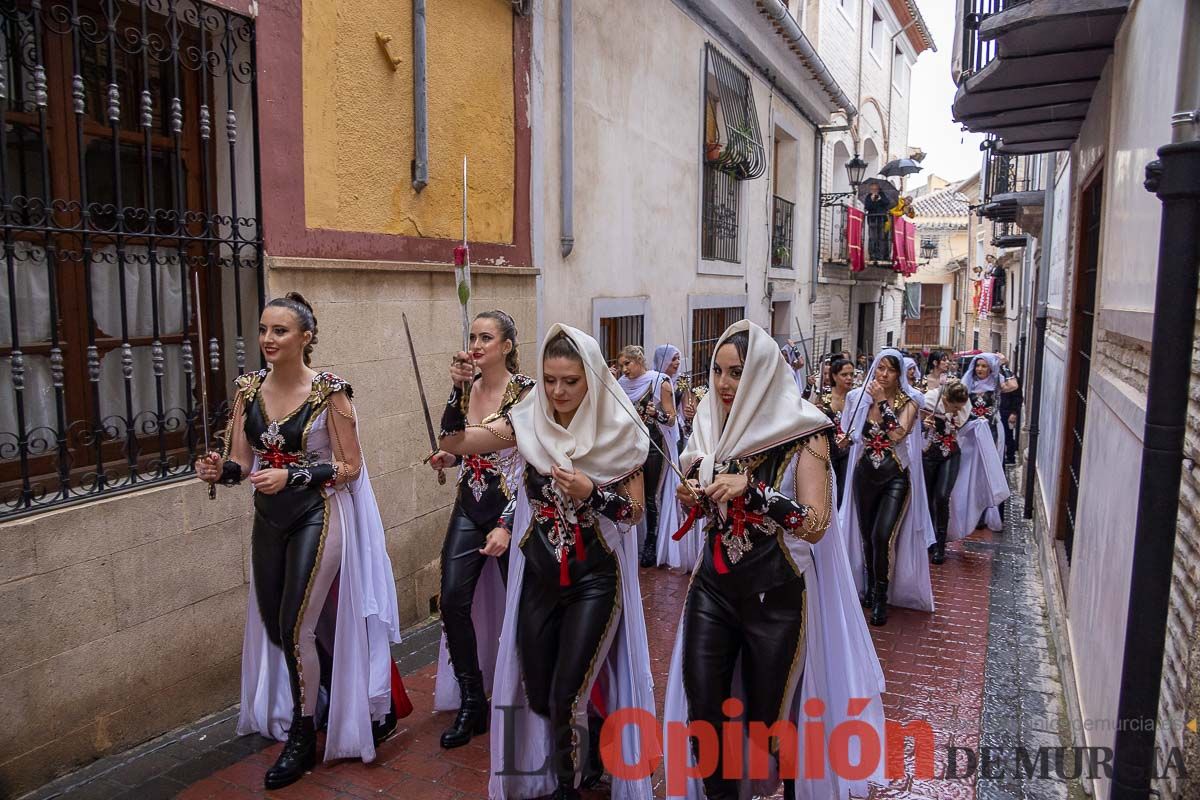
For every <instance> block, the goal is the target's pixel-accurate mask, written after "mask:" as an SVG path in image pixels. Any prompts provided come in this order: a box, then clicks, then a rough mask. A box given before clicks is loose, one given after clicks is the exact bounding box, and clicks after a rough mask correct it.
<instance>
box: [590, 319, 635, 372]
mask: <svg viewBox="0 0 1200 800" xmlns="http://www.w3.org/2000/svg"><path fill="white" fill-rule="evenodd" d="M645 327H646V318H645V317H644V316H642V315H641V314H631V315H630V316H627V317H601V318H600V350H601V352H603V353H604V359H605V360H606V361H607V362H608V363H609V364H615V363H616V361H617V357H618V356H619V355H620V354H621V348H624V347H628V346H630V345H637V346H638V347H642V346H643V345H644V344H645V339H644V334H645Z"/></svg>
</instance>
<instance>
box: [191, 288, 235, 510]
mask: <svg viewBox="0 0 1200 800" xmlns="http://www.w3.org/2000/svg"><path fill="white" fill-rule="evenodd" d="M192 288H193V291H192V297H193V299H194V301H195V305H196V340H197V344H198V345H199V347H198V348H197V349H198V351H199V352H198V353H197V354H196V355H197V360H196V367H197V369H196V374H197V376H198V377H199V378H200V424H201V427H202V428H203V430H204V457H205V458H207V457H208V454H209V453H210V452H211V451H212V445H211V444H210V443H209V438H208V355H207V354H206V353H205V345H204V308H203V306H202V305H201V304H200V271H199V270H196V272H195V273H194V274H193V275H192ZM230 413H233V412H232V409H230ZM208 499H209V500H216V499H217V485H216V484H215V483H210V484H209V485H208Z"/></svg>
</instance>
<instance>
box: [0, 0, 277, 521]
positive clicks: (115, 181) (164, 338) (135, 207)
mask: <svg viewBox="0 0 1200 800" xmlns="http://www.w3.org/2000/svg"><path fill="white" fill-rule="evenodd" d="M254 34H255V31H254V23H253V21H251V20H250V19H248V18H246V17H244V16H242V15H239V14H237V13H234V12H231V11H228V10H225V9H222V8H218V7H215V6H210V5H206V4H205V3H203V2H197V0H56V1H55V2H49V3H44V2H40V0H16V2H12V0H10V2H6V3H4V4H0V108H2V109H3V113H4V124H3V125H2V126H0V150H2V151H3V158H0V234H2V235H3V254H4V258H3V264H2V270H3V275H2V276H0V295H3V297H0V519H9V518H13V517H16V516H20V515H23V514H28V513H32V512H35V511H39V510H41V509H45V508H50V507H55V506H58V505H63V504H66V503H72V502H77V501H81V500H87V499H92V498H97V497H102V496H108V495H112V494H114V493H118V492H123V491H129V490H133V489H138V488H142V487H144V486H147V485H150V484H153V483H156V482H163V481H168V480H174V479H178V478H183V477H185V476H188V475H190V474H191V473H192V471H193V469H192V464H193V462H194V459H195V457H196V456H197V455H198V453H199V452H200V450H201V449H202V447H203V437H202V435H201V424H200V423H201V420H200V419H199V415H200V410H199V409H200V403H199V375H198V372H197V371H198V370H200V369H207V370H208V373H207V379H208V386H209V395H210V419H209V421H208V422H209V428H210V430H213V431H216V430H219V425H220V423H221V421H222V419H223V418H224V417H225V415H226V414H227V413H228V412H227V403H226V394H227V393H226V387H227V386H228V384H229V381H230V380H231V379H232V377H233V373H234V372H235V371H236V372H241V371H243V370H245V369H246V366H247V365H246V330H247V328H249V329H250V330H251V331H253V330H255V327H256V320H257V314H258V310H259V309H260V308H261V307H262V303H263V299H264V297H263V295H264V290H265V286H264V276H263V272H262V255H263V254H262V232H261V229H260V225H259V218H260V214H259V198H258V186H257V176H258V141H257V135H256V127H257V125H256V114H257V109H256V102H255V71H256V70H255V61H254V58H255V54H254V45H255V42H254ZM197 273H198V274H199V276H200V282H201V289H200V291H201V293H202V295H203V296H202V297H201V306H200V307H201V308H202V309H203V311H204V314H205V319H204V329H205V333H206V334H207V335H208V336H207V341H205V342H200V341H197V333H196V331H197V328H196V319H195V317H196V314H195V310H196V307H197V304H196V302H195V298H194V297H192V296H191V294H192V293H191V287H192V285H193V283H192V276H193V275H194V274H197ZM260 363H261V362H260ZM214 444H215V443H214Z"/></svg>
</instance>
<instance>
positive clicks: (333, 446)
mask: <svg viewBox="0 0 1200 800" xmlns="http://www.w3.org/2000/svg"><path fill="white" fill-rule="evenodd" d="M258 339H259V347H260V348H261V350H262V353H263V356H264V357H265V359H266V361H267V363H268V364H270V365H271V368H270V369H269V370H267V369H262V370H259V371H258V372H251V373H246V374H244V375H242V376H240V377H238V379H237V380H236V382H235V387H236V393H235V395H234V400H233V411H232V413H231V415H230V419H229V426H228V428H227V429H226V433H225V450H224V453H223V454H217V453H209V454H207V455H206V456H205V457H204V458H202V459H200V460H198V461H197V462H196V473H197V476H198V477H199V478H200V479H201V480H204V481H207V482H209V483H218V482H219V483H222V484H226V485H232V484H236V483H239V482H241V481H242V480H243V478H245V477H246V476H249V482H250V484H251V485H252V486H253V487H254V528H253V533H252V536H251V567H252V572H253V581H252V583H251V593H250V604H249V605H250V608H249V609H248V611H247V619H246V636H245V645H244V647H243V652H242V705H241V711H240V717H239V720H238V732H239V733H243V734H245V733H251V732H256V731H257V732H259V733H261V734H262V735H264V736H272V737H275V738H284V734H285V732H286V738H287V744H286V745H285V746H284V748H283V750H282V752H281V753H280V755H279V758H278V759H277V760H276V762H275V764H274V766H272V767H271V768H270V769H269V770H267V773H266V776H265V780H264V783H265V785H266V788H268V789H277V788H280V787H282V786H286V785H288V784H290V783H292V782H294V781H296V780H297V779H299V778H300V776H301V775H303V774H304V771H305V770H307V769H311V768H312V767H313V765H314V764H315V763H316V757H317V739H316V728H317V725H316V720H317V718H318V717H325V718H326V720H327V723H328V725H327V731H326V744H325V753H324V758H325V760H327V761H328V760H332V759H335V758H347V757H357V758H361V759H362V760H364V761H371V760H372V759H374V757H375V745H377V744H378V743H379V742H380V741H382V740H383V739H384V738H386V737H387V736H388V735H390V733H391V732H392V731H393V730H394V729H395V727H396V716H397V711H398V710H399V711H400V714H401V716H402V715H404V714H406V713H407V712H408V711H411V709H412V707H411V705H410V704H408V703H407V698H406V697H404V696H403V687H402V684H400V683H399V680H398V679H399V675H398V673H396V672H395V664H394V663H393V662H392V660H391V655H390V652H389V647H390V644H391V643H393V642H398V641H399V640H400V638H399V614H398V612H397V607H396V593H395V583H394V581H393V579H392V573H391V566H390V563H389V562H388V560H387V551H386V548H385V546H384V539H383V525H382V522H381V520H380V517H379V509H378V506H377V505H376V503H375V498H374V494H373V493H372V491H371V486H370V482H369V481H368V480H367V476H366V467H365V465H364V463H363V459H362V452H361V450H360V447H359V438H358V430H357V418H356V415H355V413H354V407H353V406H352V404H351V396H352V390H351V388H350V385H349V384H347V383H346V382H345V381H343V380H342V379H341V378H339V377H337V376H336V375H334V374H332V373H329V372H315V371H313V370H312V369H310V368H309V356H310V354H311V353H312V348H313V345H314V344H315V343H316V340H317V322H316V318H315V316H314V315H313V311H312V307H311V306H310V305H309V304H308V302H307V301H305V299H304V298H303V297H302V296H301V295H299V294H298V293H295V292H292V293H289V294H288V295H287V296H286V297H283V298H278V299H275V300H272V301H271V302H270V303H269V304H267V307H266V308H265V309H264V310H263V313H262V318H261V321H260V322H259V328H258ZM352 584H353V585H352ZM335 639H336V640H337V644H338V646H337V647H336V648H335V647H334V641H335ZM280 662H282V663H280ZM283 675H286V679H287V682H288V685H289V688H290V692H288V695H287V697H288V702H287V703H286V705H281V704H280V701H281V693H280V692H278V691H277V690H276V689H275V683H274V681H275V679H276V677H277V676H279V677H282V676H283ZM397 689H399V691H396V690H397ZM324 712H327V713H324Z"/></svg>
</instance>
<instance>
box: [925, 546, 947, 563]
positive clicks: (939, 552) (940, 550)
mask: <svg viewBox="0 0 1200 800" xmlns="http://www.w3.org/2000/svg"><path fill="white" fill-rule="evenodd" d="M930 552H931V553H932V554H933V555H931V556H930V558H929V560H930V561H932V562H933V563H934V564H945V563H946V545H945V543H944V542H940V541H939V542H935V543H934V545H933V548H932V550H931V551H930Z"/></svg>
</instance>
